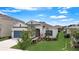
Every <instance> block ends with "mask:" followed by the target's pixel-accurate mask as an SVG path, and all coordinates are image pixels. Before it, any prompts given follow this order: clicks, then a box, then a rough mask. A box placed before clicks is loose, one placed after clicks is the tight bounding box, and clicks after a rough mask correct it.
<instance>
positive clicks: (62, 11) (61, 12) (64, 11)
mask: <svg viewBox="0 0 79 59" xmlns="http://www.w3.org/2000/svg"><path fill="white" fill-rule="evenodd" d="M58 12H59V13H60V14H67V13H68V11H67V10H58Z"/></svg>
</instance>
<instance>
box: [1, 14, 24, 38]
mask: <svg viewBox="0 0 79 59" xmlns="http://www.w3.org/2000/svg"><path fill="white" fill-rule="evenodd" d="M20 22H21V23H23V22H22V21H20V20H18V19H15V18H13V17H10V16H7V15H3V14H0V37H6V36H11V32H12V27H13V25H14V24H16V23H20Z"/></svg>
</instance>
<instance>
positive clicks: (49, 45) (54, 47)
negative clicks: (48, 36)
mask: <svg viewBox="0 0 79 59" xmlns="http://www.w3.org/2000/svg"><path fill="white" fill-rule="evenodd" d="M16 47H17V46H14V48H16ZM27 50H30V51H77V50H79V49H78V48H77V49H75V48H71V47H70V38H64V34H63V32H60V33H59V35H58V39H57V40H56V41H40V42H38V43H37V44H33V45H31V46H30V47H28V48H27Z"/></svg>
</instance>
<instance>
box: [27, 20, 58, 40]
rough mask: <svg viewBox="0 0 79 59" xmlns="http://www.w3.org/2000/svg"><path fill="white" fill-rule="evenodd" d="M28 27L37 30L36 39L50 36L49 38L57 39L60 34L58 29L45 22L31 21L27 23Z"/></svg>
mask: <svg viewBox="0 0 79 59" xmlns="http://www.w3.org/2000/svg"><path fill="white" fill-rule="evenodd" d="M27 24H28V25H30V26H32V27H34V28H36V34H35V36H36V37H41V38H44V37H45V36H46V35H48V36H49V38H53V39H55V38H56V37H57V34H58V28H56V27H54V26H52V25H49V24H47V23H45V22H37V21H33V20H32V21H29V22H27Z"/></svg>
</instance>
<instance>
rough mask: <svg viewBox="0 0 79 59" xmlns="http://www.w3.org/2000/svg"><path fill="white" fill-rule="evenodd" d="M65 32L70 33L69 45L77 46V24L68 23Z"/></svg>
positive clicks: (78, 33)
mask: <svg viewBox="0 0 79 59" xmlns="http://www.w3.org/2000/svg"><path fill="white" fill-rule="evenodd" d="M66 33H67V34H69V35H70V38H71V46H72V47H75V48H76V47H79V25H76V24H75V25H70V26H68V27H66Z"/></svg>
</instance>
